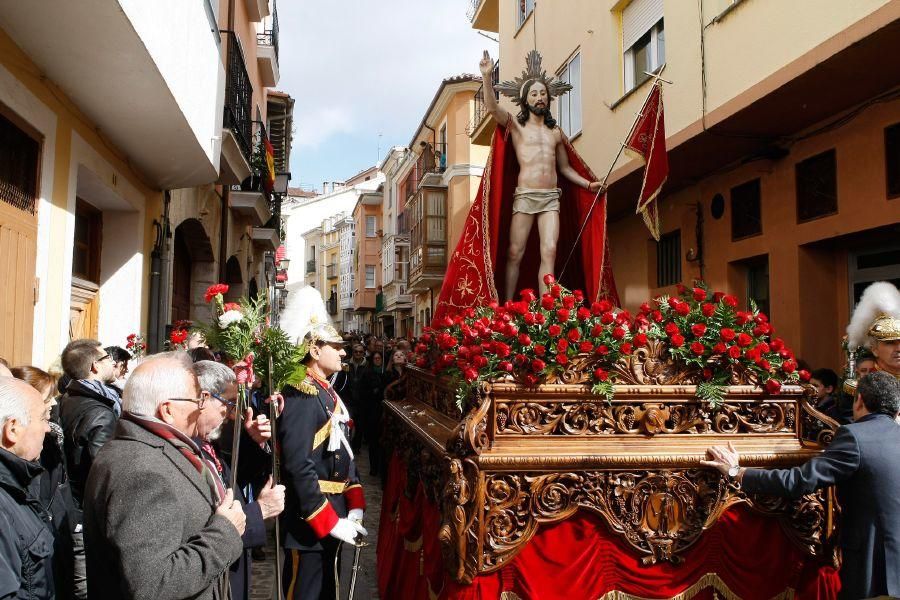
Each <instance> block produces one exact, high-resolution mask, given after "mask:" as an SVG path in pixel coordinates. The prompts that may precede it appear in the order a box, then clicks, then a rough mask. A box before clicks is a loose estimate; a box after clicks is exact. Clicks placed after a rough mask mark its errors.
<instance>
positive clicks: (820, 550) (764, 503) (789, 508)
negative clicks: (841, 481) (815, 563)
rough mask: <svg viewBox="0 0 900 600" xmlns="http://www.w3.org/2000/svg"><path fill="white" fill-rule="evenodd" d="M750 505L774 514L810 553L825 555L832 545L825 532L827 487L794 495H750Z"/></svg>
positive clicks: (788, 534)
mask: <svg viewBox="0 0 900 600" xmlns="http://www.w3.org/2000/svg"><path fill="white" fill-rule="evenodd" d="M750 507H751V508H752V509H753V510H755V511H757V512H759V513H762V514H764V515H769V516H776V517H778V521H779V523H780V524H781V527H782V529H783V530H784V532H785V533H786V534H787V536H788V537H789V538H791V540H792V541H793V542H794V543H795V544H797V545H798V546H800V547H801V548H803V549H804V551H805V552H806V553H807V554H809V555H810V556H826V555H828V554H829V551H830V550H832V549H833V540H831V539H829V536H828V512H829V506H828V491H827V490H817V491H816V492H814V493H812V494H809V495H807V496H803V497H801V498H797V499H787V498H779V497H774V496H752V497H751V498H750ZM832 554H833V553H832Z"/></svg>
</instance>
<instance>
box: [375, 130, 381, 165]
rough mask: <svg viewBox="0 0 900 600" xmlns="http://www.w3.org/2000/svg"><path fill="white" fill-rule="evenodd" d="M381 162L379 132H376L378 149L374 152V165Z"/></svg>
mask: <svg viewBox="0 0 900 600" xmlns="http://www.w3.org/2000/svg"><path fill="white" fill-rule="evenodd" d="M380 161H381V132H380V131H379V132H378V149H377V150H376V151H375V164H376V165H377V164H378V163H379V162H380Z"/></svg>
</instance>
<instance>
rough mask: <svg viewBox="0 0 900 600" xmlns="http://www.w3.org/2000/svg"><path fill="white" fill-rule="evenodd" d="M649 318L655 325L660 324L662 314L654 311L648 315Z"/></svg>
mask: <svg viewBox="0 0 900 600" xmlns="http://www.w3.org/2000/svg"><path fill="white" fill-rule="evenodd" d="M650 318H651V319H653V321H654V322H656V323H662V320H663V314H662V313H661V312H660V311H658V310H654V311H653V312H652V313H650Z"/></svg>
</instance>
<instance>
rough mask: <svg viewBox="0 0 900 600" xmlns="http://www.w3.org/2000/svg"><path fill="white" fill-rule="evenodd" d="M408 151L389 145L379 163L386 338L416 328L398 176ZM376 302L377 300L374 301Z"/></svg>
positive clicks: (381, 321) (381, 322) (381, 320)
mask: <svg viewBox="0 0 900 600" xmlns="http://www.w3.org/2000/svg"><path fill="white" fill-rule="evenodd" d="M409 153H410V150H409V149H408V148H405V147H403V146H397V147H394V148H391V150H390V151H389V152H388V153H387V156H385V158H384V160H383V161H382V163H381V167H380V168H381V171H382V172H383V173H384V174H385V181H384V188H383V192H382V201H381V223H382V228H383V231H384V233H383V235H382V238H381V254H380V264H381V289H382V293H381V295H382V298H381V310H380V311H379V312H378V313H377V315H376V318H377V319H378V328H377V329H378V333H380V334H382V335H385V336H387V337H405V336H407V335H409V334H410V333H411V332H412V331H414V329H415V325H414V323H413V319H412V308H413V306H412V300H413V298H412V296H411V295H410V294H408V293H407V291H406V288H407V285H408V284H409V281H408V279H409V227H407V225H406V220H405V219H404V211H405V210H406V197H405V195H404V194H401V193H400V184H401V182H400V180H399V178H398V177H397V174H398V172H399V171H400V170H401V167H402V165H403V164H404V162H405V160H406V158H407V157H408V155H409ZM376 304H377V300H376Z"/></svg>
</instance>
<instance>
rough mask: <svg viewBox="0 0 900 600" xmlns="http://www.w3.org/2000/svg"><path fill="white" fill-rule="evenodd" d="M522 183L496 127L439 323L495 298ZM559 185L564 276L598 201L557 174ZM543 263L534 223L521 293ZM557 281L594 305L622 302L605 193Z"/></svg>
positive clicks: (573, 158) (587, 173)
mask: <svg viewBox="0 0 900 600" xmlns="http://www.w3.org/2000/svg"><path fill="white" fill-rule="evenodd" d="M566 152H567V153H568V156H569V163H570V164H571V165H572V167H573V168H574V169H575V171H577V172H578V174H579V175H581V176H582V177H584V178H585V179H587V180H589V181H597V177H596V176H595V175H594V174H593V173H592V172H591V170H590V169H589V168H588V167H587V165H586V164H585V163H584V161H583V160H582V159H581V157H580V156H578V153H576V152H575V149H574V148H573V147H572V145H571V144H569V143H568V141H567V142H566ZM518 178H519V164H518V161H517V160H516V155H515V152H514V150H513V147H512V143H511V142H510V140H509V136H508V135H507V130H506V128H504V127H500V126H498V127H497V129H496V131H495V132H494V139H493V142H492V143H491V154H490V156H489V158H488V164H487V166H486V167H485V169H484V176H483V177H482V179H481V185H480V186H479V188H478V193H477V194H476V196H475V201H474V202H473V203H472V207H471V208H470V209H469V214H468V216H467V217H466V224H465V226H464V227H463V232H462V235H461V236H460V239H459V243H457V245H456V249H455V250H454V252H453V254H451V255H450V261H449V264H448V266H447V275H446V277H445V279H444V285H443V286H442V287H441V295H440V299H439V300H438V305H437V307H436V308H435V314H434V318H435V320H437V319H438V318H440V317H442V316H444V315H445V314H447V313H448V312H449V313H451V314H452V313H454V312H456V311H458V310H460V309H464V308H468V307H470V306H479V305H482V304H486V303H488V302H490V301H491V300H498V289H497V285H496V281H497V279H496V278H497V277H500V280H501V281H502V278H503V276H504V275H503V274H504V273H505V272H506V250H507V248H508V247H509V230H510V223H511V221H512V204H513V193H514V192H515V189H516V182H517V181H518ZM558 185H559V187H560V189H562V198H561V200H560V211H559V225H560V227H559V229H560V233H559V241H558V243H557V246H556V247H557V251H556V274H559V272H560V270H561V269H562V266H563V263H564V262H565V260H566V257H567V256H568V255H569V252H570V251H571V249H572V246H573V245H574V244H575V242H576V237H577V235H578V231H579V230H580V229H581V225H582V223H584V221H585V219H588V212H589V211H590V207H591V205H592V204H593V203H594V198H595V194H594V193H593V192H589V191H587V190H585V189H583V188H580V187H578V186H577V185H575V184H573V183H571V182H570V181H568V180H567V179H565V178H564V177H563V176H562V175H559V176H558ZM540 262H541V260H540V254H539V252H538V233H537V227H536V226H535V227H533V228H532V231H531V237H530V238H529V240H528V244H527V246H526V250H525V256H524V257H523V259H522V266H521V269H520V271H519V282H518V285H517V286H516V291H518V290H521V289H524V288H532V289H534V287H535V286H536V285H537V281H538V272H537V271H538V268H539V266H540ZM542 275H543V274H542ZM560 283H561V284H562V285H564V286H566V287H568V288H569V289H580V290H583V291H584V292H585V296H586V297H587V298H589V299H591V300H594V299H600V298H605V299H607V300H610V301H611V302H613V304H616V305H618V295H617V293H616V285H615V282H614V281H613V275H612V264H611V263H610V259H609V244H608V243H607V231H606V195H605V194H604V195H602V196H600V198H599V199H597V202H596V205H595V206H594V210H593V211H592V212H590V218H589V220H588V224H587V226H586V227H585V228H584V233H583V234H582V237H581V240H580V241H579V245H578V248H577V249H576V250H575V252H574V253H572V259H571V260H570V261H569V264H568V266H567V267H566V272H565V274H564V275H563V277H562V278H561V280H560ZM538 291H540V290H538ZM501 292H502V290H501ZM503 299H505V298H503Z"/></svg>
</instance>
